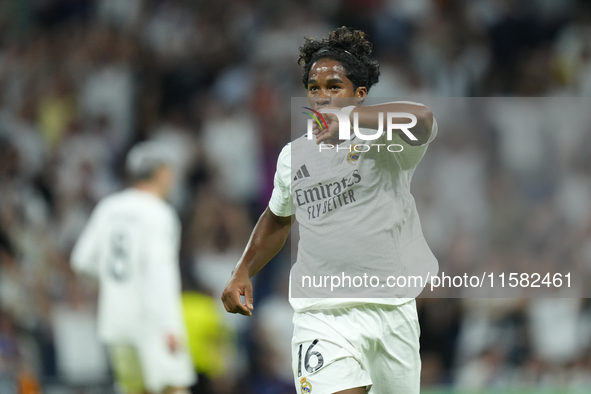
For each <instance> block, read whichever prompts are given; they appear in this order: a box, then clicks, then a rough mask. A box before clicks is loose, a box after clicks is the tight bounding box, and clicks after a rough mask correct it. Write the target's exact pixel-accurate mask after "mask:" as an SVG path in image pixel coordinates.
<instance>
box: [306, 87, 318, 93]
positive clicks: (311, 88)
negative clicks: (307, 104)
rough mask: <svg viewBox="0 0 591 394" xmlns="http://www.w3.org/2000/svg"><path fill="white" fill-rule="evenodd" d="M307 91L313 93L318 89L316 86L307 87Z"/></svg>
mask: <svg viewBox="0 0 591 394" xmlns="http://www.w3.org/2000/svg"><path fill="white" fill-rule="evenodd" d="M308 90H309V91H310V92H314V91H316V90H318V87H317V86H308Z"/></svg>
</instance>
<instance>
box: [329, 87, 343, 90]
mask: <svg viewBox="0 0 591 394" xmlns="http://www.w3.org/2000/svg"><path fill="white" fill-rule="evenodd" d="M330 88H331V90H340V89H341V87H340V86H331V87H330Z"/></svg>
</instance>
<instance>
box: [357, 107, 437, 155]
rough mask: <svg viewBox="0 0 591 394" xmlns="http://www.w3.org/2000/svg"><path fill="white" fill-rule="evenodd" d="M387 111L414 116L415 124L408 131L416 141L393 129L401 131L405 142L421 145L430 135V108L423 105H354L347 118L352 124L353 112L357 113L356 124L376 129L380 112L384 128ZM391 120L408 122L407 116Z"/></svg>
mask: <svg viewBox="0 0 591 394" xmlns="http://www.w3.org/2000/svg"><path fill="white" fill-rule="evenodd" d="M388 112H405V113H409V114H412V115H414V116H416V118H417V124H416V125H415V126H414V127H412V128H410V129H409V131H410V132H411V133H412V134H413V135H414V136H415V137H417V141H412V140H410V139H408V138H407V137H406V135H404V134H403V133H402V131H401V130H400V129H394V131H395V132H396V133H398V134H400V133H402V134H401V137H402V138H403V139H404V140H405V142H407V143H409V144H410V145H422V144H424V143H425V142H427V141H428V139H429V136H430V135H431V129H432V127H433V114H432V113H431V110H430V109H429V108H428V107H426V106H424V105H420V104H407V103H389V104H379V105H370V106H367V107H356V108H355V109H353V111H351V114H350V115H349V118H350V120H351V124H353V119H354V114H355V113H357V114H358V115H357V116H358V121H359V123H358V124H359V127H360V128H367V129H378V128H379V122H380V118H379V114H380V113H381V114H382V115H381V116H382V121H383V123H382V125H383V128H384V130H385V129H386V125H387V124H388V123H387V122H388V119H387V113H388ZM392 121H393V123H396V124H404V123H410V119H408V118H394V119H393V120H392Z"/></svg>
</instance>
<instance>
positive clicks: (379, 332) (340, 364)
mask: <svg viewBox="0 0 591 394" xmlns="http://www.w3.org/2000/svg"><path fill="white" fill-rule="evenodd" d="M293 322H294V335H293V339H292V368H293V372H294V379H295V383H296V388H297V390H298V393H300V392H301V393H302V394H332V393H335V392H338V391H341V390H346V389H351V388H355V387H367V390H368V391H367V393H368V394H393V393H395V394H418V393H419V391H420V373H421V359H420V355H419V335H420V328H419V321H418V316H417V308H416V302H415V300H412V301H409V302H408V303H405V304H402V305H381V304H362V305H358V306H353V307H343V308H336V309H329V310H323V311H313V312H302V313H295V315H294V317H293Z"/></svg>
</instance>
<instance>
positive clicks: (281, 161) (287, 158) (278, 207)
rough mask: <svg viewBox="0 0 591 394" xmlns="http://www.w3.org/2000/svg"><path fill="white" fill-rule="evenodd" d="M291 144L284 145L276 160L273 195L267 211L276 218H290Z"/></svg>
mask: <svg viewBox="0 0 591 394" xmlns="http://www.w3.org/2000/svg"><path fill="white" fill-rule="evenodd" d="M291 208H292V207H291V144H287V145H285V147H283V149H282V150H281V153H280V154H279V158H278V159H277V170H276V171H275V179H274V181H273V194H272V195H271V200H269V209H270V210H271V212H273V213H274V214H275V215H277V216H283V217H285V216H291V214H292V209H291Z"/></svg>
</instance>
